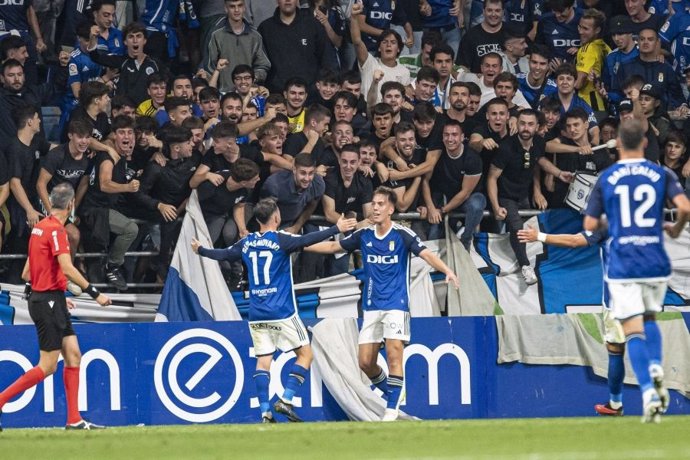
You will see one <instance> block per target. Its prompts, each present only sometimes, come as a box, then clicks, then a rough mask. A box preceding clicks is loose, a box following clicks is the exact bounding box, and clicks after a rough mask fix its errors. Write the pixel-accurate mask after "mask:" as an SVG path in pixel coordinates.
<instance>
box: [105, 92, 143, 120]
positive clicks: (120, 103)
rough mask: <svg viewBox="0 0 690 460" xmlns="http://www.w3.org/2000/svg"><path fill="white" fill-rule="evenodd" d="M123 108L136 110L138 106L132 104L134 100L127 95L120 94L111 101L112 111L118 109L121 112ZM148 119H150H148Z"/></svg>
mask: <svg viewBox="0 0 690 460" xmlns="http://www.w3.org/2000/svg"><path fill="white" fill-rule="evenodd" d="M123 107H132V108H134V109H136V108H137V106H136V104H134V102H132V100H131V99H130V98H129V96H127V95H125V94H118V95H117V96H115V97H114V98H112V100H111V101H110V109H111V110H112V109H117V110H120V109H121V108H123ZM147 118H148V117H147Z"/></svg>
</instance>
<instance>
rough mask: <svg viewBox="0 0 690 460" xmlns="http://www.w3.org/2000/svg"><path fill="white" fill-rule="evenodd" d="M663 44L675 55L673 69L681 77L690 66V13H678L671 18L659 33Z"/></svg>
mask: <svg viewBox="0 0 690 460" xmlns="http://www.w3.org/2000/svg"><path fill="white" fill-rule="evenodd" d="M659 37H660V38H661V43H662V44H664V45H665V46H669V47H670V49H671V53H673V68H674V69H676V73H678V75H679V76H681V75H682V73H683V71H684V70H685V68H686V67H687V66H688V65H689V64H690V11H688V10H687V9H685V10H683V11H678V12H676V13H675V14H673V16H671V17H669V18H668V20H667V21H666V22H665V23H664V25H663V26H662V27H661V30H660V31H659Z"/></svg>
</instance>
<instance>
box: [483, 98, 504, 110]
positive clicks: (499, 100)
mask: <svg viewBox="0 0 690 460" xmlns="http://www.w3.org/2000/svg"><path fill="white" fill-rule="evenodd" d="M492 105H502V106H503V107H505V108H506V110H509V107H508V102H507V101H506V100H505V99H503V98H502V97H495V98H493V99H490V100H489V102H487V103H486V111H487V112H488V111H489V107H491V106H492Z"/></svg>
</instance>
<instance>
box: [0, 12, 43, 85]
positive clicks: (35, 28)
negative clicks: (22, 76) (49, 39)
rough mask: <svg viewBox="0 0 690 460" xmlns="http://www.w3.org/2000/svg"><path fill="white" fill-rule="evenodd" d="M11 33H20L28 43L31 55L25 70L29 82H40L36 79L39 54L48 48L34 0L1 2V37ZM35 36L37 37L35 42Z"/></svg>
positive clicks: (27, 47) (25, 64)
mask: <svg viewBox="0 0 690 460" xmlns="http://www.w3.org/2000/svg"><path fill="white" fill-rule="evenodd" d="M10 33H14V34H19V36H20V37H21V38H22V40H24V43H26V49H27V51H28V52H29V57H28V59H27V60H26V62H25V63H24V68H25V69H26V71H25V72H26V74H27V75H29V79H28V81H29V82H31V83H32V84H34V83H36V82H38V80H37V79H36V76H37V75H38V70H37V68H36V61H37V60H38V54H39V53H43V52H45V51H46V50H47V49H48V48H47V46H46V44H45V41H43V36H42V35H41V28H40V26H39V24H38V18H37V17H36V11H35V10H34V7H33V2H32V1H30V0H26V1H25V0H21V1H6V2H2V4H0V39H1V38H2V37H3V36H6V35H8V34H10ZM34 37H36V41H35V42H34Z"/></svg>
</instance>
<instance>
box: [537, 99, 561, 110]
mask: <svg viewBox="0 0 690 460" xmlns="http://www.w3.org/2000/svg"><path fill="white" fill-rule="evenodd" d="M539 108H540V109H541V111H542V112H559V113H560V111H561V101H559V100H558V99H557V98H555V97H551V96H546V97H545V98H544V99H542V100H541V102H540V103H539Z"/></svg>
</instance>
